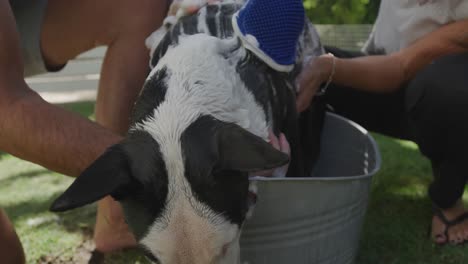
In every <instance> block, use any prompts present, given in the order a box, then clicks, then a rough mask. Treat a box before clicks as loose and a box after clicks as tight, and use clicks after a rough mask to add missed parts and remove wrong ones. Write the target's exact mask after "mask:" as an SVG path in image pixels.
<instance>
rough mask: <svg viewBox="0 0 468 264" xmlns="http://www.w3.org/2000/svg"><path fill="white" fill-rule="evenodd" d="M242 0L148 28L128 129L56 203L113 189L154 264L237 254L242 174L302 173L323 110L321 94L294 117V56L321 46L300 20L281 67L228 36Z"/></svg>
mask: <svg viewBox="0 0 468 264" xmlns="http://www.w3.org/2000/svg"><path fill="white" fill-rule="evenodd" d="M242 4H243V3H242V2H239V1H230V2H223V3H218V4H210V5H207V6H204V7H202V8H201V9H200V10H198V12H196V13H195V14H192V15H188V16H183V17H180V18H179V19H175V20H174V21H173V23H166V25H165V26H164V28H163V29H162V30H163V31H162V32H161V31H160V32H158V33H157V34H155V35H154V36H153V38H150V44H151V46H153V50H152V59H151V63H150V64H151V68H152V69H151V73H150V74H149V76H148V78H147V80H146V82H145V85H144V87H143V90H142V92H141V95H140V97H139V99H138V101H137V102H136V104H135V107H134V112H133V116H132V126H131V128H130V129H129V131H128V135H127V137H126V139H125V140H123V141H122V142H121V143H119V144H117V145H115V146H112V147H111V148H109V149H108V150H107V151H106V152H105V153H104V154H103V155H102V156H101V157H99V158H98V159H97V160H96V161H95V162H94V163H93V164H92V165H91V166H90V167H89V168H87V169H86V170H85V171H84V172H83V173H82V175H80V176H79V177H78V178H77V179H76V181H75V182H74V183H73V184H72V185H71V186H70V188H69V189H68V190H67V191H66V192H65V193H64V194H63V195H62V196H60V197H59V198H58V199H57V200H56V201H55V202H54V204H53V205H52V208H51V209H52V210H53V211H64V210H70V209H73V208H77V207H80V206H83V205H85V204H88V203H92V202H94V201H97V200H99V199H101V198H103V197H104V196H107V195H111V196H112V197H113V198H114V199H116V200H117V201H119V202H120V203H121V205H122V207H123V209H124V213H125V217H126V221H127V223H128V225H129V226H130V228H131V230H132V232H133V233H134V234H135V237H136V238H137V240H138V242H139V244H140V245H141V247H142V248H143V249H144V250H145V251H146V255H147V256H148V257H149V258H150V259H151V260H153V261H154V262H156V263H162V264H185V263H190V264H208V263H212V264H215V263H239V262H240V257H239V237H240V232H241V227H242V224H243V222H244V221H245V218H246V214H247V211H248V209H249V207H248V205H249V194H248V187H249V180H248V175H249V173H253V172H256V171H261V170H265V169H271V168H275V167H278V166H281V165H284V164H286V163H288V162H289V160H290V169H289V171H288V176H304V175H308V174H309V173H310V170H311V164H312V160H313V159H314V158H315V156H316V155H317V151H318V144H317V142H318V139H317V138H318V136H313V135H314V133H315V135H318V134H319V133H318V132H317V131H318V130H317V129H319V127H320V122H321V118H322V114H323V111H322V110H321V108H320V109H317V108H318V107H319V104H316V105H315V106H314V107H311V108H310V109H309V110H307V111H306V112H305V113H304V114H303V115H302V116H301V117H299V116H298V114H297V113H296V108H295V93H296V90H295V89H296V88H295V78H296V76H297V74H298V72H299V71H300V68H301V64H302V61H303V60H304V58H305V57H307V56H313V55H318V54H321V53H322V52H323V49H322V47H321V45H320V43H318V42H317V40H318V37H317V36H316V33H315V31H314V30H313V28H312V26H311V25H310V24H309V23H307V22H305V24H306V26H305V29H304V33H303V35H302V37H301V38H300V41H299V43H298V57H297V67H296V69H295V70H294V71H293V72H291V73H280V72H277V71H275V70H273V69H271V68H270V67H268V66H267V65H266V64H265V63H264V62H263V61H261V60H259V59H258V58H257V57H255V56H254V55H253V54H252V53H251V52H249V51H248V50H246V49H245V48H244V47H243V46H242V45H241V42H240V41H239V39H237V38H235V37H234V36H233V28H232V24H231V18H232V15H233V14H234V13H235V12H236V11H237V10H239V9H240V8H241V7H242ZM169 20H170V19H169ZM169 20H168V21H169ZM301 119H304V120H306V121H307V122H301ZM312 121H313V122H312ZM312 123H313V125H312ZM269 131H273V132H274V133H275V134H278V133H279V132H280V131H282V132H283V133H284V134H285V135H286V137H287V138H288V141H289V142H290V145H291V149H292V153H291V159H289V157H288V156H287V155H285V154H284V153H282V152H280V151H278V150H276V149H275V148H273V147H272V146H271V145H270V144H269V143H268V142H267V139H268V134H269ZM305 134H306V135H307V138H308V139H306V137H304V136H303V135H305ZM310 138H312V139H310ZM305 139H306V140H305ZM304 160H308V161H310V162H304Z"/></svg>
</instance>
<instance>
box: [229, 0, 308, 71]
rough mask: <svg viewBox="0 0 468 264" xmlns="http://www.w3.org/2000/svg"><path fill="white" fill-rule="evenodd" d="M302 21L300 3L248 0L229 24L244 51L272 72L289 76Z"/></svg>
mask: <svg viewBox="0 0 468 264" xmlns="http://www.w3.org/2000/svg"><path fill="white" fill-rule="evenodd" d="M304 18H305V10H304V6H303V4H302V0H249V1H248V2H247V3H246V4H245V6H244V7H243V8H242V9H241V10H239V12H238V13H237V14H235V15H234V16H233V21H232V22H233V27H234V31H235V33H236V35H237V36H238V37H239V38H240V39H241V40H242V43H243V44H244V46H245V48H247V49H249V50H250V51H252V52H253V53H254V54H255V55H257V57H259V58H260V59H261V60H263V61H264V62H265V63H266V64H268V65H269V66H270V67H272V68H273V69H275V70H277V71H281V72H289V71H291V70H292V69H293V67H294V63H295V59H296V49H297V41H298V39H299V36H300V34H301V33H302V31H303V28H304V21H305V20H304Z"/></svg>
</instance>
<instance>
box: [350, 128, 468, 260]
mask: <svg viewBox="0 0 468 264" xmlns="http://www.w3.org/2000/svg"><path fill="white" fill-rule="evenodd" d="M374 136H375V137H376V139H377V141H378V142H379V146H380V149H381V153H382V161H383V163H382V169H381V171H380V172H379V173H378V174H377V175H376V176H375V177H374V179H373V186H372V192H371V197H370V203H369V209H368V212H367V216H366V222H365V225H364V229H363V236H362V239H361V248H360V252H359V255H358V258H357V261H356V263H359V264H374V263H383V264H386V263H392V264H400V263H401V264H407V263H412V264H423V263H424V264H439V263H444V264H461V263H468V251H467V250H466V247H437V246H435V245H434V244H433V243H432V241H431V239H430V237H429V233H428V232H429V228H430V224H431V217H432V214H431V202H430V200H429V197H428V196H427V187H428V185H429V183H430V182H431V180H432V172H431V166H430V163H429V161H428V160H427V159H425V158H424V157H423V156H422V155H421V154H420V152H419V150H418V149H417V147H416V146H415V145H414V144H412V143H409V142H403V141H399V140H394V139H390V138H387V137H383V136H380V135H374Z"/></svg>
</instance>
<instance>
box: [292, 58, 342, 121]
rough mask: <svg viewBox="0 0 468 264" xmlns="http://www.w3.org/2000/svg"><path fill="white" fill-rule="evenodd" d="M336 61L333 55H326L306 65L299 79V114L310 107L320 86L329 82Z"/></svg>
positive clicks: (297, 105) (297, 102)
mask: <svg viewBox="0 0 468 264" xmlns="http://www.w3.org/2000/svg"><path fill="white" fill-rule="evenodd" d="M334 59H335V58H334V56H333V55H332V54H324V55H321V56H319V57H314V58H312V59H310V60H309V61H308V62H307V63H306V64H305V66H304V69H303V70H302V72H301V74H300V75H299V77H298V78H297V86H298V95H297V98H296V107H297V111H298V112H302V111H304V110H306V109H307V107H309V105H310V103H311V102H312V99H313V98H314V96H315V94H316V93H317V92H318V90H319V88H320V85H321V84H322V83H325V82H327V81H328V80H329V78H330V76H331V75H332V72H333V63H334V62H333V60H334Z"/></svg>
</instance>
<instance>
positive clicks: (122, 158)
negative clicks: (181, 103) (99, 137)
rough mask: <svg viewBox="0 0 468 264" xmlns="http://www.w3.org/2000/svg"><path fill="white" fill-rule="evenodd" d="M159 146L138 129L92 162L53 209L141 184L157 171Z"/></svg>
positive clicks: (117, 193) (127, 191) (121, 192)
mask: <svg viewBox="0 0 468 264" xmlns="http://www.w3.org/2000/svg"><path fill="white" fill-rule="evenodd" d="M158 153H159V146H158V145H157V143H156V142H155V141H154V140H153V139H152V137H151V136H150V135H149V134H147V133H146V132H141V131H140V132H135V133H133V134H131V135H130V136H129V138H127V139H125V140H124V141H123V142H121V143H120V144H117V145H114V146H112V147H110V148H109V149H108V150H107V151H106V152H105V153H104V154H102V155H101V156H100V157H99V158H98V159H97V160H96V161H95V162H94V163H93V164H91V165H90V166H89V167H88V168H87V169H86V170H85V171H84V172H83V173H82V174H81V175H80V176H78V178H77V179H76V180H75V181H74V182H73V183H72V185H71V186H70V187H69V188H68V189H67V190H66V191H65V192H64V193H63V194H62V195H61V196H60V197H59V198H57V200H55V202H54V203H53V204H52V206H51V208H50V210H51V211H54V212H62V211H66V210H71V209H74V208H77V207H80V206H84V205H86V204H89V203H93V202H95V201H97V200H99V199H101V198H103V197H105V196H107V195H111V196H112V197H113V198H114V199H116V200H121V199H123V198H125V196H126V195H129V194H131V193H133V192H134V191H135V190H137V189H138V188H141V186H142V185H143V184H145V183H146V182H147V181H148V179H151V176H152V175H153V174H155V173H156V171H157V169H156V167H155V166H154V165H155V164H158V160H159V159H161V157H158Z"/></svg>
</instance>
